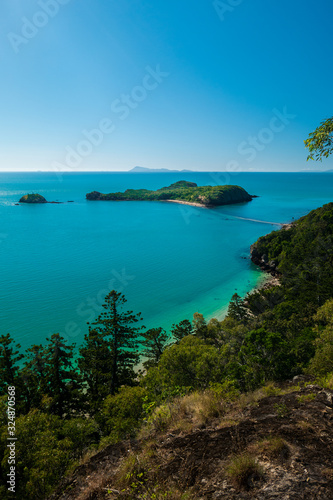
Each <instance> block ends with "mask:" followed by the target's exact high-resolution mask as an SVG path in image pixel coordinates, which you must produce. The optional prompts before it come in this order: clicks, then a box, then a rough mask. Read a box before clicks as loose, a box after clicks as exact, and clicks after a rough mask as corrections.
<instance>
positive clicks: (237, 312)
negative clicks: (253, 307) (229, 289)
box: [227, 293, 248, 323]
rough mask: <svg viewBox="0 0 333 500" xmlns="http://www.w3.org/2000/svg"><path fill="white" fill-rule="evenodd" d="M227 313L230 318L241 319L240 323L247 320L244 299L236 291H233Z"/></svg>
mask: <svg viewBox="0 0 333 500" xmlns="http://www.w3.org/2000/svg"><path fill="white" fill-rule="evenodd" d="M227 314H228V316H229V317H230V318H233V319H235V320H237V321H241V322H242V323H245V322H246V321H247V319H248V317H247V316H248V312H247V309H246V307H245V306H244V301H243V300H242V298H241V297H240V296H239V295H238V293H234V295H233V296H232V297H231V301H230V303H229V307H228V313H227Z"/></svg>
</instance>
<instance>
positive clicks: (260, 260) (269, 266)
mask: <svg viewBox="0 0 333 500" xmlns="http://www.w3.org/2000/svg"><path fill="white" fill-rule="evenodd" d="M250 253H251V260H252V262H253V264H255V265H256V266H259V267H260V269H261V270H262V271H266V272H268V273H270V274H272V276H279V275H280V274H281V273H280V272H279V269H278V267H277V263H276V261H275V260H268V257H267V255H266V254H261V253H260V252H259V251H258V248H257V245H256V243H253V245H251V247H250Z"/></svg>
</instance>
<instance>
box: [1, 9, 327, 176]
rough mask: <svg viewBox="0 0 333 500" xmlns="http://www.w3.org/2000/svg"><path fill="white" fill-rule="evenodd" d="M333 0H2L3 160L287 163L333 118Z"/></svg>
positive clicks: (83, 164)
mask: <svg viewBox="0 0 333 500" xmlns="http://www.w3.org/2000/svg"><path fill="white" fill-rule="evenodd" d="M332 19H333V3H332V1H331V0H292V1H290V0H269V1H267V0H266V1H265V0H225V1H223V0H217V1H215V2H214V1H207V0H196V2H184V1H183V2H181V1H179V0H169V1H168V2H165V0H163V1H161V0H154V1H153V0H150V1H148V0H38V1H35V0H2V2H1V6H0V35H1V44H0V61H1V67H2V72H1V79H0V99H1V108H0V109H1V120H0V137H1V148H0V170H6V171H14V170H19V171H23V170H46V171H48V170H59V171H65V170H68V171H81V170H82V171H86V170H87V171H88V170H111V171H117V170H129V169H131V168H133V167H134V166H136V165H140V166H145V167H149V168H171V169H183V168H184V169H192V170H202V171H223V170H253V171H264V170H268V171H270V170H272V171H277V170H282V171H296V170H304V169H328V168H333V160H332V159H328V160H324V161H323V162H322V163H318V162H317V163H315V162H306V156H307V152H306V150H305V149H304V143H303V140H304V139H306V138H307V136H308V133H309V132H311V131H312V130H313V129H314V128H316V126H317V125H318V124H319V123H320V122H321V121H322V120H323V119H325V118H327V117H329V116H331V115H332V101H333V94H332V81H333V65H332V46H333V34H332V33H333V32H332Z"/></svg>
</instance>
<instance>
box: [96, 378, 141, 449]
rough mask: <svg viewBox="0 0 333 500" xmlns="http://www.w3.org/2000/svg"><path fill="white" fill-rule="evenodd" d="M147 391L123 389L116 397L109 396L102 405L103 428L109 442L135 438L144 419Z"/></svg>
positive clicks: (135, 388)
mask: <svg viewBox="0 0 333 500" xmlns="http://www.w3.org/2000/svg"><path fill="white" fill-rule="evenodd" d="M144 398H145V389H144V388H143V387H139V386H136V387H128V386H125V387H121V388H120V389H119V392H118V393H117V394H115V395H114V396H111V395H109V396H107V398H106V399H105V401H104V403H103V405H102V421H103V428H104V430H105V431H106V433H107V434H108V438H107V441H108V442H110V441H111V442H117V441H119V440H120V439H124V438H129V437H134V436H135V432H136V430H137V428H138V426H139V423H140V420H141V418H142V417H143V413H144V409H143V403H144Z"/></svg>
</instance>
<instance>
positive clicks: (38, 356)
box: [21, 345, 48, 413]
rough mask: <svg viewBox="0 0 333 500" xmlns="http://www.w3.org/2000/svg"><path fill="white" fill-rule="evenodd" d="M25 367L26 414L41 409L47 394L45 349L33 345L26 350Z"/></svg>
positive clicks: (24, 394)
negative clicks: (32, 409) (33, 409)
mask: <svg viewBox="0 0 333 500" xmlns="http://www.w3.org/2000/svg"><path fill="white" fill-rule="evenodd" d="M25 358H26V361H25V367H24V368H23V369H22V371H21V378H22V380H23V387H24V388H23V398H24V400H25V413H28V411H29V410H30V409H31V408H39V407H40V404H41V401H42V399H43V396H44V395H46V394H47V392H48V390H47V389H48V388H47V366H46V364H47V360H46V352H45V348H44V347H43V346H42V345H33V346H32V347H30V348H29V349H27V350H26V356H25Z"/></svg>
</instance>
